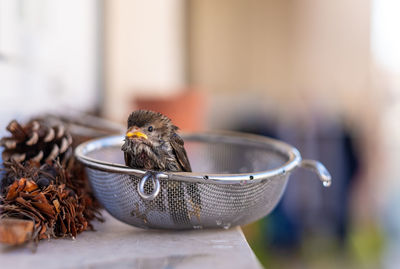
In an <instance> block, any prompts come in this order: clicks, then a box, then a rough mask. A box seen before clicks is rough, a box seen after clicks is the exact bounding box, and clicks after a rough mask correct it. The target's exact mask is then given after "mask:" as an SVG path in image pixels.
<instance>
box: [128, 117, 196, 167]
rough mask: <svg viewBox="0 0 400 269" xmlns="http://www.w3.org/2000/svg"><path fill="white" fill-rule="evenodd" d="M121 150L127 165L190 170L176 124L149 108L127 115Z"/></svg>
mask: <svg viewBox="0 0 400 269" xmlns="http://www.w3.org/2000/svg"><path fill="white" fill-rule="evenodd" d="M127 123H128V124H127V125H128V127H127V132H126V134H125V140H124V141H125V142H124V144H123V145H122V147H121V149H122V151H123V152H124V160H125V164H126V165H127V166H129V167H131V168H137V169H145V170H153V171H172V172H191V171H192V168H191V166H190V162H189V159H188V157H187V153H186V150H185V147H184V141H183V139H182V138H181V137H180V136H179V135H178V134H177V131H178V129H179V128H178V127H177V126H175V125H174V124H172V121H171V119H170V118H168V117H167V116H165V115H163V114H161V113H159V112H154V111H150V110H137V111H134V112H132V113H131V114H130V115H129V117H128V122H127Z"/></svg>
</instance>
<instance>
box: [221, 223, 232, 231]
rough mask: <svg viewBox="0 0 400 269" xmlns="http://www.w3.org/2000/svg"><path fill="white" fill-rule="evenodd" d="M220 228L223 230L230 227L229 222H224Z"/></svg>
mask: <svg viewBox="0 0 400 269" xmlns="http://www.w3.org/2000/svg"><path fill="white" fill-rule="evenodd" d="M222 228H224V229H225V230H228V229H229V228H231V224H230V223H225V224H224V226H222Z"/></svg>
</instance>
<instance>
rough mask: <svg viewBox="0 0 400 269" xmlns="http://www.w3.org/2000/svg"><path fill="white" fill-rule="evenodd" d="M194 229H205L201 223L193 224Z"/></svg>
mask: <svg viewBox="0 0 400 269" xmlns="http://www.w3.org/2000/svg"><path fill="white" fill-rule="evenodd" d="M193 229H195V230H200V229H203V226H201V225H193Z"/></svg>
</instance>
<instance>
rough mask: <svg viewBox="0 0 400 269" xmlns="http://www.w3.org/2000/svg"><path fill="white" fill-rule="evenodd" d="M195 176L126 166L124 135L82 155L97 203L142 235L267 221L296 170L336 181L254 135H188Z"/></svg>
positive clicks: (85, 147)
mask: <svg viewBox="0 0 400 269" xmlns="http://www.w3.org/2000/svg"><path fill="white" fill-rule="evenodd" d="M183 138H184V140H185V148H186V151H187V153H188V157H189V160H190V163H191V165H192V169H193V171H194V172H193V173H187V172H179V173H177V172H174V173H173V172H151V171H143V170H137V169H131V168H128V167H126V166H125V165H124V160H123V153H122V151H121V145H122V143H123V137H122V136H112V137H106V138H101V139H96V140H92V141H89V142H86V143H83V144H81V145H80V146H78V147H77V148H76V151H75V154H76V156H77V158H78V159H79V160H80V161H81V162H82V163H84V164H85V165H86V167H87V168H86V170H87V174H88V177H89V180H90V183H91V185H92V188H93V191H94V194H95V196H96V197H97V199H98V200H99V201H100V202H101V204H102V205H103V206H104V207H105V209H106V210H107V211H108V212H109V213H110V214H111V215H113V216H114V217H116V218H117V219H119V220H121V221H123V222H125V223H128V224H131V225H134V226H137V227H142V228H156V229H200V228H215V227H221V228H229V227H231V226H236V225H243V224H247V223H250V222H252V221H255V220H257V219H259V218H261V217H263V216H265V215H267V214H268V213H269V212H271V210H272V209H273V208H274V207H275V205H276V204H277V203H278V201H279V199H280V198H281V196H282V193H283V191H284V189H285V186H286V183H287V179H288V177H289V176H290V173H291V172H292V171H293V170H294V169H295V168H297V167H299V166H301V167H305V168H308V169H311V170H312V171H314V172H316V174H317V175H318V177H319V178H320V180H321V181H322V183H323V185H324V186H326V187H327V186H329V185H330V183H331V176H330V174H329V173H328V171H327V170H326V169H325V167H324V166H323V165H322V164H321V163H319V162H317V161H313V160H302V159H301V156H300V153H299V152H298V151H297V149H295V148H294V147H292V146H290V145H288V144H285V143H283V142H280V141H277V140H274V139H270V138H266V137H262V136H256V135H250V134H241V133H231V132H213V133H201V134H188V135H184V136H183Z"/></svg>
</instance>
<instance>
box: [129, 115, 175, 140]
mask: <svg viewBox="0 0 400 269" xmlns="http://www.w3.org/2000/svg"><path fill="white" fill-rule="evenodd" d="M177 129H178V128H177V127H176V126H174V125H173V124H172V122H171V120H170V119H169V118H168V117H166V116H164V115H163V114H161V113H157V112H153V111H148V110H138V111H134V112H132V113H131V114H130V115H129V117H128V129H127V132H126V134H125V141H126V142H128V143H133V144H145V145H148V146H150V147H152V146H153V147H157V146H159V145H160V144H161V143H162V141H168V140H169V138H170V136H171V134H172V133H173V132H175V131H176V130H177Z"/></svg>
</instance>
